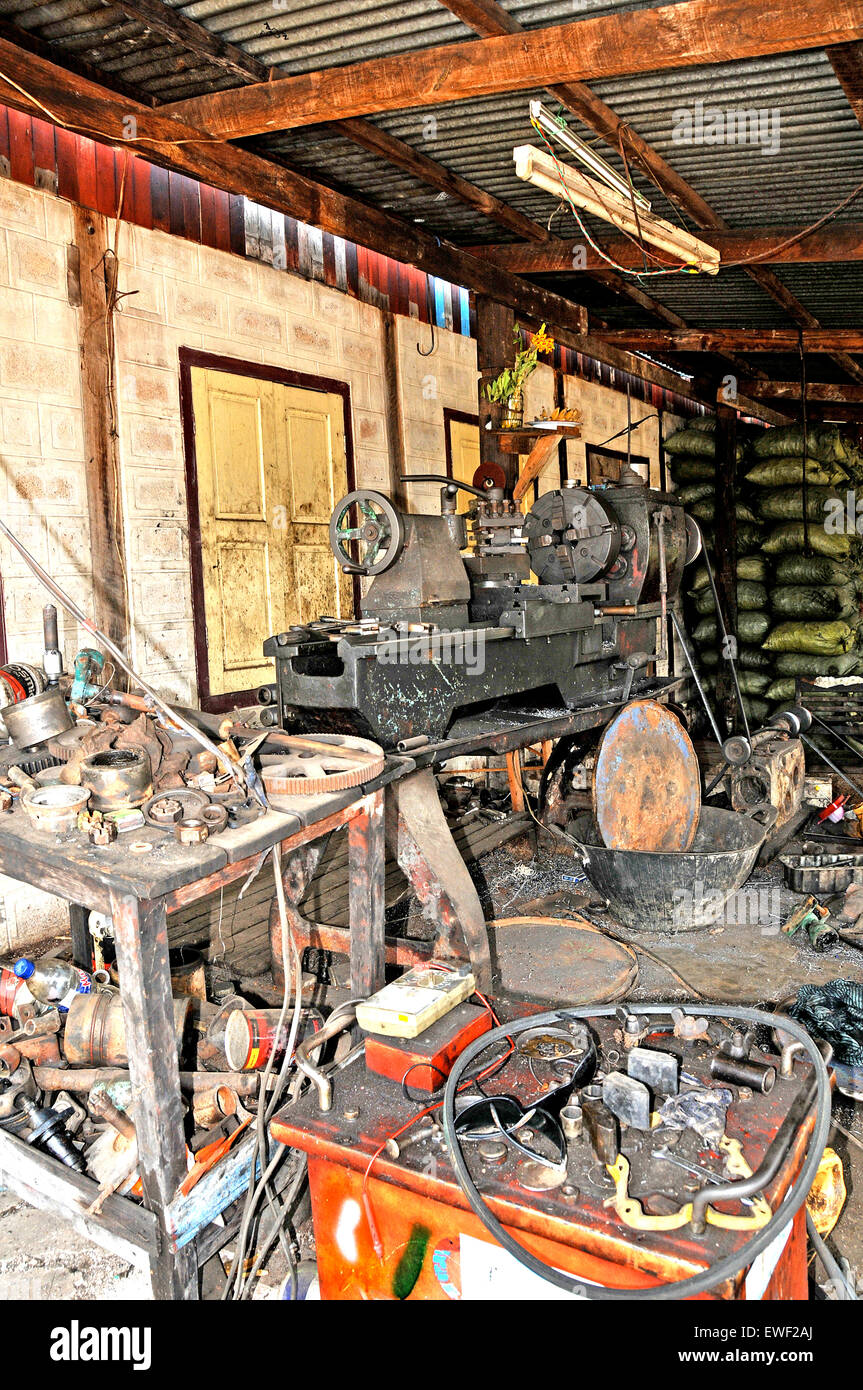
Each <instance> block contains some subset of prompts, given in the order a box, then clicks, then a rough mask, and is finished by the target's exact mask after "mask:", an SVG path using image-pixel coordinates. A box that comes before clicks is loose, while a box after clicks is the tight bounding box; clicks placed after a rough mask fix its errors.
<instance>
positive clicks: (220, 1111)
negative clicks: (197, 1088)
mask: <svg viewBox="0 0 863 1390" xmlns="http://www.w3.org/2000/svg"><path fill="white" fill-rule="evenodd" d="M239 1104H240V1100H239V1096H238V1095H237V1093H236V1091H235V1090H233V1088H232V1087H231V1086H213V1087H212V1088H211V1089H210V1090H209V1091H201V1092H199V1093H198V1094H197V1095H195V1096H193V1098H192V1114H193V1115H194V1117H195V1124H196V1125H198V1126H199V1128H201V1129H209V1128H210V1127H211V1126H212V1125H217V1124H218V1123H219V1121H220V1120H223V1119H224V1118H225V1116H226V1115H236V1113H237V1107H238V1106H239Z"/></svg>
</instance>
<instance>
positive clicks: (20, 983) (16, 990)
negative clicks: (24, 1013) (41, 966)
mask: <svg viewBox="0 0 863 1390" xmlns="http://www.w3.org/2000/svg"><path fill="white" fill-rule="evenodd" d="M32 1003H33V995H32V994H31V993H30V991H29V989H28V988H27V981H26V980H19V978H18V976H17V975H15V974H13V972H12V971H11V970H7V969H6V968H5V967H3V968H2V969H0V1014H5V1015H6V1017H7V1018H14V1019H15V1022H16V1023H18V1022H20V1019H19V1016H18V1015H19V1011H20V1009H21V1005H22V1004H32Z"/></svg>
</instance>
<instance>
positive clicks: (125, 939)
mask: <svg viewBox="0 0 863 1390" xmlns="http://www.w3.org/2000/svg"><path fill="white" fill-rule="evenodd" d="M412 766H413V764H412V763H411V761H410V760H409V759H387V760H386V764H385V766H384V769H383V771H382V772H380V773H379V774H378V775H377V776H376V777H374V778H373V779H371V780H369V781H368V782H367V783H365V784H363V785H359V786H354V787H351V788H349V789H345V790H342V791H338V792H333V793H330V794H325V795H317V796H297V797H295V798H293V799H291V800H288V801H287V802H284V801H282V802H280V805H281V806H282V807H283V809H281V810H280V811H278V812H276V811H273V810H265V809H263V808H261V809H260V813H259V814H258V815H257V816H256V817H255V818H254V819H248V820H247V821H246V822H245V823H242V824H238V825H235V826H233V827H231V826H230V825H229V826H227V827H226V828H225V829H222V830H221V831H217V832H216V833H213V834H208V835H207V836H206V838H205V839H203V840H202V841H201V842H199V843H189V844H184V843H180V842H179V840H178V839H177V838H176V836H175V826H174V824H173V823H171V824H170V825H166V826H165V827H161V826H155V825H151V824H147V823H145V824H143V825H137V826H136V827H135V828H133V829H131V830H129V831H126V832H124V833H121V834H118V835H116V838H114V839H113V840H112V841H110V842H109V843H105V844H98V843H97V844H93V843H91V842H90V840H89V838H88V835H87V833H86V832H84V831H82V830H81V829H80V828H79V827H78V826H77V825H73V826H71V827H70V828H68V829H65V830H62V831H60V832H59V833H58V832H52V831H46V830H44V829H40V828H38V827H37V826H36V825H34V823H33V822H32V820H31V819H30V818H29V817H28V814H27V812H26V811H25V810H24V809H23V808H22V807H21V805H20V804H18V801H17V799H16V802H15V804H14V806H13V808H12V809H9V810H7V811H5V812H4V813H3V814H2V816H0V872H2V873H3V874H5V875H8V876H9V877H11V878H15V879H18V880H21V881H23V882H26V883H29V884H32V885H34V886H35V887H38V888H40V889H44V890H46V891H48V892H50V893H54V894H56V895H57V896H58V897H61V898H63V899H65V900H66V901H67V902H69V903H70V904H71V910H70V911H71V924H72V939H73V957H74V960H75V962H76V964H78V965H80V966H81V967H83V968H84V969H85V970H88V971H89V970H90V969H91V968H92V948H93V942H92V937H91V935H90V932H89V929H88V920H89V914H90V912H91V911H94V912H97V913H102V914H106V915H107V916H108V917H110V918H111V920H112V924H113V925H112V933H113V940H114V946H115V951H116V964H117V970H118V979H119V990H120V995H121V998H122V1004H123V1016H124V1020H125V1040H126V1050H127V1052H128V1072H129V1078H130V1080H131V1084H132V1087H133V1092H134V1095H135V1097H136V1108H135V1135H136V1140H137V1150H138V1167H139V1172H140V1178H141V1184H142V1188H143V1196H144V1207H143V1209H142V1208H141V1207H140V1206H138V1205H137V1204H136V1203H134V1202H132V1201H130V1200H128V1199H127V1198H125V1197H121V1196H117V1195H109V1196H107V1198H106V1199H105V1200H103V1201H102V1203H101V1206H100V1210H99V1211H98V1212H95V1213H94V1212H92V1211H90V1210H88V1208H89V1207H90V1205H91V1203H92V1200H93V1198H94V1196H96V1195H97V1193H98V1191H99V1189H98V1184H97V1183H95V1182H94V1181H93V1180H92V1179H91V1178H89V1177H87V1176H85V1175H83V1174H82V1173H80V1172H76V1171H73V1170H72V1169H70V1168H68V1167H62V1166H61V1165H60V1164H59V1163H57V1162H55V1161H54V1160H53V1159H52V1158H51V1157H49V1156H48V1155H46V1154H45V1153H43V1152H41V1151H40V1150H39V1149H38V1148H37V1147H34V1146H32V1145H28V1144H27V1143H25V1142H23V1141H22V1140H21V1139H19V1138H16V1137H15V1136H13V1135H11V1134H8V1133H2V1134H0V1173H2V1175H3V1179H4V1181H5V1182H6V1184H7V1186H9V1187H10V1188H11V1189H12V1190H14V1191H16V1192H17V1193H18V1194H19V1195H20V1196H22V1197H24V1198H25V1200H28V1201H30V1202H31V1203H32V1204H33V1205H36V1206H39V1207H42V1208H43V1209H47V1210H50V1211H52V1212H54V1213H55V1214H57V1215H58V1216H61V1217H63V1218H65V1219H69V1220H71V1221H73V1223H74V1224H75V1225H76V1226H77V1228H78V1229H79V1230H81V1231H83V1232H85V1233H86V1234H88V1235H89V1236H91V1237H92V1238H93V1239H95V1240H97V1241H98V1242H100V1243H101V1244H103V1245H106V1246H107V1247H108V1248H109V1249H112V1250H114V1251H115V1252H116V1253H120V1254H122V1255H123V1256H124V1257H125V1258H126V1259H129V1260H130V1261H131V1262H133V1263H138V1264H141V1263H144V1262H146V1263H149V1267H150V1270H151V1274H152V1280H153V1291H154V1295H155V1296H156V1297H159V1298H169V1299H192V1298H196V1297H197V1296H198V1267H199V1263H200V1262H202V1261H203V1259H204V1258H209V1256H210V1255H211V1254H212V1253H214V1251H215V1249H218V1244H215V1243H214V1240H213V1233H214V1230H217V1228H213V1226H212V1220H213V1218H214V1216H216V1215H218V1214H219V1212H220V1211H221V1210H223V1209H224V1208H225V1207H227V1206H228V1205H229V1204H230V1203H231V1202H232V1201H234V1200H235V1199H236V1197H237V1195H239V1191H236V1192H235V1191H234V1190H233V1188H232V1187H231V1186H230V1185H228V1186H224V1185H223V1188H222V1190H221V1191H220V1190H218V1183H217V1182H216V1183H215V1185H214V1191H213V1194H212V1195H211V1197H210V1199H209V1200H207V1197H206V1178H205V1179H204V1180H202V1182H201V1183H199V1184H198V1186H197V1188H196V1191H195V1202H194V1210H195V1212H196V1213H198V1215H197V1216H193V1215H190V1212H189V1211H188V1210H185V1209H184V1206H183V1201H182V1199H178V1197H177V1189H178V1186H179V1184H180V1182H181V1181H182V1179H183V1178H184V1177H185V1174H186V1171H187V1164H188V1155H187V1149H186V1142H185V1138H184V1131H183V1105H182V1100H181V1089H180V1070H179V1064H178V1045H177V1038H176V1032H175V1022H174V1011H173V1000H172V993H171V976H170V970H169V961H168V931H167V918H168V915H169V914H170V913H171V912H174V911H176V910H177V909H178V908H180V907H182V906H185V905H186V904H188V903H189V902H193V901H195V900H196V899H199V898H201V897H205V896H207V895H208V894H211V893H214V892H217V891H218V890H219V889H220V888H222V887H224V886H225V885H226V884H228V883H231V882H233V881H236V880H238V879H243V878H246V877H248V876H249V875H251V874H253V873H254V872H255V871H256V870H258V869H260V867H261V866H262V865H263V862H264V859H265V858H266V857H267V855H268V853H269V852H271V851H274V850H276V849H277V848H278V849H279V850H280V851H281V852H282V853H284V854H286V855H290V854H291V853H292V852H293V851H295V850H296V849H297V847H298V846H302V845H306V844H308V843H310V842H311V841H313V840H315V839H317V838H319V837H322V836H326V835H327V834H328V833H329V832H330V831H332V830H334V829H338V828H340V827H347V832H348V849H349V858H350V872H351V893H352V901H353V903H354V904H355V911H354V913H353V915H352V928H353V930H352V932H351V938H350V955H351V977H352V987H353V989H354V992H355V993H358V994H367V993H369V992H370V991H372V990H374V989H375V988H377V987H378V986H379V985H380V984H381V983H382V980H383V966H384V945H383V940H384V928H383V913H384V896H383V873H384V816H383V788H384V787H385V786H386V785H387V784H388V783H389V782H391V781H393V779H395V778H398V777H399V776H400V775H401V774H402V773H403V772H404V771H406V770H410V769H411V768H412ZM212 1176H214V1177H215V1176H217V1175H216V1170H214V1172H213V1175H212ZM234 1179H235V1180H234V1187H236V1186H237V1182H240V1183H242V1182H246V1181H247V1179H248V1174H247V1173H244V1172H242V1171H240V1170H239V1169H236V1170H235V1175H234ZM178 1232H181V1233H182V1234H181V1235H179V1236H178Z"/></svg>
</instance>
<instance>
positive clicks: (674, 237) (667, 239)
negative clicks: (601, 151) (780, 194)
mask: <svg viewBox="0 0 863 1390" xmlns="http://www.w3.org/2000/svg"><path fill="white" fill-rule="evenodd" d="M512 157H513V159H514V160H515V172H516V177H517V178H520V179H523V180H524V181H525V182H526V183H532V184H533V185H534V187H536V188H541V189H543V191H544V192H545V193H549V194H551V196H552V197H553V198H557V199H560V198H561V197H562V196H564V193H563V188H562V187H561V181H563V185H564V187H565V189H566V196H568V197H569V198H571V199H572V201H573V203H574V204H575V205H576V206H577V207H580V208H583V209H584V211H585V212H589V213H592V214H593V216H594V217H601V218H602V219H603V221H605V222H610V223H611V224H612V226H615V227H618V228H620V230H621V231H623V232H626V233H627V234H628V235H629V236H632V237H636V238H640V239H642V240H644V241H647V242H649V243H650V244H651V246H656V247H658V248H659V250H660V251H664V252H665V253H666V254H667V255H669V256H674V257H676V259H678V260H680V261H682V262H683V263H684V264H685V265H686V266H690V267H691V268H692V269H693V270H700V271H704V272H706V274H708V275H717V274H718V273H719V259H720V258H719V252H718V251H717V250H716V248H715V246H708V244H707V242H705V241H701V240H699V238H698V237H695V236H692V235H691V233H690V232H687V231H684V230H683V228H682V227H675V226H674V225H673V223H671V222H666V221H665V220H664V218H662V217H656V216H655V215H654V214H653V213H644V212H639V214H638V217H637V218H636V217H635V215H634V213H633V209H632V200H631V199H630V196H629V189H628V188H627V190H626V193H625V194H624V195H621V194H619V193H617V192H614V191H613V190H611V189H610V188H608V187H607V186H605V185H602V184H600V183H597V182H596V181H595V180H594V179H590V178H588V177H587V175H586V174H582V173H581V171H580V170H579V169H573V168H572V167H571V166H570V165H568V164H560V162H559V161H555V159H554V158H553V157H552V156H551V155H549V154H546V153H545V152H544V151H543V150H538V149H537V148H536V146H534V145H518V146H516V148H515V149H514V150H513V152H512Z"/></svg>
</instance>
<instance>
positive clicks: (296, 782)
mask: <svg viewBox="0 0 863 1390" xmlns="http://www.w3.org/2000/svg"><path fill="white" fill-rule="evenodd" d="M315 742H316V743H331V744H333V745H334V746H335V747H338V748H344V749H348V750H356V752H357V753H363V754H370V755H371V758H363V759H362V760H357V761H356V762H354V761H353V760H351V759H348V758H345V757H340V756H338V755H337V754H333V756H332V757H330V756H328V755H327V754H326V753H317V752H312V751H311V750H306V749H299V748H298V749H297V750H296V751H295V752H293V753H288V754H287V755H286V756H285V757H283V758H279V760H278V762H272V763H269V764H267V765H265V766H264V767H263V768H262V769H261V778H262V780H263V783H264V788H265V790H266V793H267V798H268V799H269V801H270V802H271V804H274V805H275V801H277V800H280V799H281V798H282V797H287V796H322V795H325V794H326V793H329V792H343V791H348V790H349V789H350V788H351V787H359V786H362V784H363V782H369V781H371V779H372V778H373V777H379V776H380V774H381V773H382V772H383V770H384V765H385V762H386V758H385V755H384V750H383V749H382V748H381V747H380V745H379V744H377V743H372V742H371V740H370V739H365V738H352V737H350V736H348V735H347V734H316V735H315Z"/></svg>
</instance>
